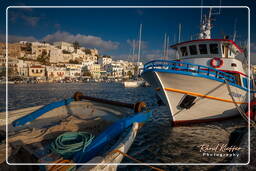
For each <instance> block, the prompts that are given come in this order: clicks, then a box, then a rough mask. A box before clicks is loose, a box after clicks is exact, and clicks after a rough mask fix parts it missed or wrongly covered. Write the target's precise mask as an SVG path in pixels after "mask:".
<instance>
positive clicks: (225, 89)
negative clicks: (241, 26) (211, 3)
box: [142, 9, 252, 125]
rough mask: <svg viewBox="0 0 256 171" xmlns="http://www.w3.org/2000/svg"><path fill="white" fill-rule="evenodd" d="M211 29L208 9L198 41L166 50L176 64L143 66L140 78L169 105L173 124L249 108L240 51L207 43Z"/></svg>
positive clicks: (227, 44) (220, 41)
mask: <svg viewBox="0 0 256 171" xmlns="http://www.w3.org/2000/svg"><path fill="white" fill-rule="evenodd" d="M211 28H212V25H211V9H210V12H209V15H208V17H205V19H204V20H203V21H202V23H201V32H200V35H199V39H197V40H191V41H186V42H181V43H177V44H175V45H172V46H171V48H173V49H174V50H176V52H177V54H178V56H177V57H176V60H154V61H150V62H148V63H147V64H145V65H144V70H143V73H142V77H143V78H144V79H145V80H146V81H147V82H149V83H150V84H151V85H152V87H154V88H155V90H156V92H157V94H158V96H159V97H160V98H161V100H162V101H163V102H164V103H165V104H166V105H167V106H168V108H169V111H170V113H171V119H172V122H173V125H180V124H191V123H199V122H209V121H218V120H223V119H228V118H231V117H234V116H237V115H239V112H238V110H245V108H246V106H247V104H248V96H249V94H248V91H249V88H250V87H251V86H250V85H249V84H251V82H250V83H249V80H250V78H249V75H248V66H247V64H245V63H243V62H242V61H241V60H239V59H238V58H237V57H238V56H239V55H242V54H243V53H244V50H243V49H241V48H240V47H239V46H238V45H237V44H236V43H235V42H234V41H232V40H229V39H228V38H227V37H225V38H224V39H212V38H211ZM250 96H252V95H251V94H250Z"/></svg>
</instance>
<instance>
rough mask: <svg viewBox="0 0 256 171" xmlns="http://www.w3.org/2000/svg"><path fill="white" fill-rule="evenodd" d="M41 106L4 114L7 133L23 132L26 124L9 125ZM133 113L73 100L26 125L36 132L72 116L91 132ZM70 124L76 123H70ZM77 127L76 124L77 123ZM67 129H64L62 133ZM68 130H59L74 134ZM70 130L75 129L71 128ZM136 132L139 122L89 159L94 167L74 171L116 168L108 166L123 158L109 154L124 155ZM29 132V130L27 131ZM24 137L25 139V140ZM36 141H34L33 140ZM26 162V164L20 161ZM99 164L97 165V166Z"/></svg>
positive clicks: (3, 127) (3, 125)
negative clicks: (105, 150)
mask: <svg viewBox="0 0 256 171" xmlns="http://www.w3.org/2000/svg"><path fill="white" fill-rule="evenodd" d="M40 107H41V106H35V107H30V108H24V109H18V110H14V111H9V112H8V134H9V135H10V134H11V135H13V133H15V132H17V131H21V130H23V129H24V130H25V128H26V126H27V125H28V124H26V125H24V126H21V127H19V128H15V127H13V126H12V124H11V122H12V121H14V120H16V119H17V118H20V117H22V116H24V115H27V114H28V113H31V112H32V111H35V110H37V109H39V108H40ZM132 113H133V112H132V111H131V110H130V109H126V108H123V107H116V106H113V105H107V104H101V103H97V102H91V101H83V102H80V101H76V102H71V103H70V104H69V105H67V106H62V107H59V108H56V109H54V110H52V111H49V112H48V113H46V114H44V115H42V116H41V117H39V118H37V119H36V120H34V121H32V122H30V123H29V125H30V127H36V128H37V129H40V128H41V127H44V126H45V124H46V123H47V122H59V121H60V120H63V118H66V117H67V116H69V115H72V116H75V118H77V119H78V120H79V119H81V123H84V125H85V126H86V125H88V126H89V125H91V127H92V128H93V130H96V128H97V129H98V128H99V127H102V128H103V126H102V125H97V126H96V125H95V126H96V127H95V126H94V122H95V124H97V123H104V122H105V121H106V123H112V122H115V121H117V120H119V119H120V118H123V117H125V116H126V114H132ZM0 114H2V115H1V116H2V118H1V120H3V121H4V120H5V119H4V116H5V113H4V112H2V113H0ZM101 120H105V121H104V122H100V121H101ZM72 123H74V124H75V123H76V122H73V121H72ZM79 124H80V122H79ZM5 126H6V125H5V122H1V123H0V128H1V129H0V130H2V131H6V130H5ZM66 129H67V130H66ZM68 129H73V127H72V128H69V127H67V126H66V127H65V128H63V130H61V131H64V132H66V131H74V130H68ZM74 129H76V128H75V127H74ZM138 129H139V123H138V122H134V123H133V124H132V126H131V127H129V128H127V129H126V131H125V132H123V133H121V135H120V136H119V138H118V139H117V141H116V142H115V144H114V145H113V146H112V147H111V148H110V149H109V150H108V151H107V152H106V153H105V154H104V155H99V156H96V157H94V158H92V159H91V160H90V161H88V162H87V163H96V165H95V164H94V165H84V166H82V167H80V168H77V170H83V169H84V168H86V170H116V168H117V166H118V165H108V163H114V164H115V163H116V164H118V163H120V162H121V161H122V159H123V157H124V156H123V155H122V154H121V153H118V152H116V153H113V152H112V151H121V152H123V153H127V151H128V150H129V148H130V146H131V145H132V143H133V141H134V139H135V137H136V135H137V132H138ZM28 131H29V130H28ZM31 136H32V135H31ZM25 138H26V139H25ZM27 139H29V137H24V139H23V140H22V141H23V144H24V145H25V144H31V143H32V142H31V141H30V139H29V140H27ZM35 141H36V140H35ZM8 142H9V143H10V142H12V138H9V141H8ZM2 145H3V149H5V144H2ZM8 154H9V156H10V155H11V152H10V151H9V152H8ZM4 159H5V156H3V157H2V160H0V161H1V163H2V164H3V162H4ZM24 163H26V162H24ZM97 164H101V165H97ZM2 167H5V165H0V168H2ZM0 170H1V169H0Z"/></svg>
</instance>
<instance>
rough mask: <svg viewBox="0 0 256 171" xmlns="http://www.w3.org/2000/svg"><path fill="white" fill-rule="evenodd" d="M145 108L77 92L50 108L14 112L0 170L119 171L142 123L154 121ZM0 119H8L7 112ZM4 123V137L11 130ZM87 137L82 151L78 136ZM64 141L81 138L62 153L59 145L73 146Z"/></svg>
mask: <svg viewBox="0 0 256 171" xmlns="http://www.w3.org/2000/svg"><path fill="white" fill-rule="evenodd" d="M145 108H146V105H145V103H144V102H138V103H136V104H127V103H122V102H116V101H110V100H105V99H99V98H93V97H88V96H83V95H82V94H81V93H75V95H74V97H72V98H69V99H65V100H62V101H58V102H54V103H51V104H49V105H46V106H35V107H30V108H24V109H19V110H15V111H9V112H8V121H7V122H8V125H7V128H8V140H7V142H6V141H4V140H3V141H2V142H1V145H0V151H1V152H3V154H4V152H5V148H6V143H7V149H8V153H7V154H8V156H7V157H6V156H5V155H2V156H0V162H1V165H0V170H8V168H10V166H9V165H7V164H6V162H8V163H11V164H15V163H16V164H23V165H24V164H25V165H26V166H19V165H17V166H11V167H16V169H18V170H19V169H21V168H23V169H24V168H26V170H39V169H43V170H56V169H63V170H65V169H66V170H68V169H73V170H116V168H117V166H118V165H117V164H118V163H120V162H121V161H122V159H123V157H124V156H123V154H122V153H127V151H128V150H129V148H130V146H131V145H132V143H133V141H134V139H135V137H136V135H137V132H138V130H139V128H140V127H141V125H142V124H141V123H143V122H145V121H147V120H148V119H149V117H150V116H151V112H149V111H145ZM0 116H1V117H3V116H5V113H1V114H0ZM1 121H2V122H1V123H0V129H1V131H2V132H3V131H6V124H5V122H3V121H4V118H2V120H1ZM85 132H86V135H87V137H86V138H85V139H86V141H85V143H86V146H85V143H84V142H83V144H82V145H83V146H82V148H80V146H78V145H77V144H79V143H80V142H79V143H78V141H80V140H81V138H80V137H79V136H81V135H85V134H82V133H85ZM65 136H66V137H65ZM67 136H69V137H67ZM93 137H94V138H93ZM65 138H66V139H67V138H70V139H72V138H76V139H72V141H73V140H74V142H72V143H73V144H72V143H71V144H68V145H70V146H68V148H67V149H65V152H66V151H68V153H62V152H63V149H60V148H59V146H60V144H58V143H60V141H62V142H61V143H63V144H64V146H65V145H67V144H65V143H67V142H68V143H70V142H71V140H70V141H65ZM83 140H84V139H83ZM64 141H65V142H64ZM63 144H62V145H63ZM58 145H59V146H58ZM56 146H57V147H56ZM61 147H63V146H61ZM65 147H66V146H65ZM78 147H79V148H78ZM56 149H57V150H56ZM61 150H62V151H61ZM6 158H7V159H8V160H7V161H6ZM49 163H58V164H63V163H69V164H70V165H68V166H67V165H66V166H63V165H48V164H49ZM109 163H110V164H114V165H108V164H109ZM38 164H43V165H44V166H38ZM77 164H79V166H77ZM83 164H91V165H83ZM33 165H34V166H33ZM35 165H36V166H35Z"/></svg>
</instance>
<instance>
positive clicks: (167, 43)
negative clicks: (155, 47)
mask: <svg viewBox="0 0 256 171" xmlns="http://www.w3.org/2000/svg"><path fill="white" fill-rule="evenodd" d="M168 46H169V36H167V40H166V60H167V59H168V51H169V49H168Z"/></svg>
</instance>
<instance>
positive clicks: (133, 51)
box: [132, 40, 135, 62]
mask: <svg viewBox="0 0 256 171" xmlns="http://www.w3.org/2000/svg"><path fill="white" fill-rule="evenodd" d="M134 57H135V40H132V61H133V62H134V61H135V59H134Z"/></svg>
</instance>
